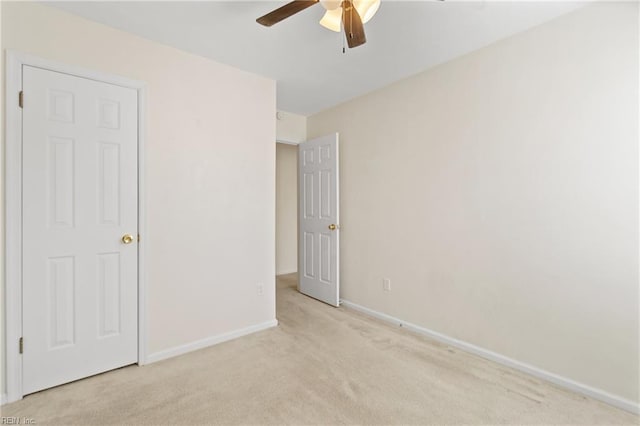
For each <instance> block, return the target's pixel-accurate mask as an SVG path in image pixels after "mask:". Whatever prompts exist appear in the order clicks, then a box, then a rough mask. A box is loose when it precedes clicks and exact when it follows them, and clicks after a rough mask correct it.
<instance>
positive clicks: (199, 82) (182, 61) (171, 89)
mask: <svg viewBox="0 0 640 426" xmlns="http://www.w3.org/2000/svg"><path fill="white" fill-rule="evenodd" d="M2 48H3V49H7V48H10V49H16V50H19V51H22V52H25V53H30V54H33V55H38V56H41V57H44V58H48V59H51V60H55V61H58V62H63V63H67V64H70V65H75V66H81V67H85V68H90V69H94V70H99V71H103V72H108V73H113V74H118V75H122V76H125V77H129V78H133V79H137V80H143V81H145V82H147V84H148V87H147V89H148V91H147V99H146V104H147V108H148V109H147V119H146V129H147V146H146V153H145V154H146V166H147V176H146V179H147V186H146V191H147V200H146V202H147V211H148V216H147V221H148V222H147V223H148V235H142V238H146V242H147V247H148V256H147V267H148V289H149V291H148V306H147V309H148V324H149V330H148V333H149V334H148V348H147V351H148V353H149V354H151V355H152V354H154V353H156V354H157V353H158V352H161V351H164V350H167V349H171V348H174V347H176V346H179V345H184V344H188V343H190V342H194V341H197V340H199V339H205V338H208V337H211V336H217V335H220V334H222V333H226V332H231V331H234V330H238V329H241V328H244V327H248V326H253V325H257V324H265V323H268V322H270V321H273V320H274V319H275V282H274V281H275V280H274V276H275V267H274V264H275V225H274V224H275V179H274V176H275V170H274V168H275V146H274V145H275V144H274V140H275V137H276V134H275V119H274V117H275V114H276V111H275V82H273V81H271V80H268V79H266V78H263V77H259V76H256V75H252V74H249V73H245V72H242V71H239V70H236V69H233V68H231V67H228V66H225V65H221V64H218V63H215V62H212V61H210V60H207V59H204V58H202V57H198V56H194V55H191V54H187V53H184V52H181V51H179V50H176V49H173V48H170V47H166V46H163V45H160V44H157V43H153V42H150V41H147V40H144V39H142V38H139V37H137V36H133V35H130V34H127V33H124V32H121V31H118V30H114V29H111V28H108V27H105V26H103V25H100V24H96V23H93V22H90V21H87V20H84V19H81V18H78V17H75V16H73V15H69V14H67V13H64V12H61V11H58V10H56V9H53V8H50V7H48V6H44V5H39V4H33V3H8V2H2ZM247 123H250V125H247ZM2 246H4V242H2ZM259 282H261V283H264V286H265V287H264V294H263V295H262V296H260V295H258V292H257V290H256V284H257V283H259ZM3 346H4V345H3ZM3 388H4V382H3Z"/></svg>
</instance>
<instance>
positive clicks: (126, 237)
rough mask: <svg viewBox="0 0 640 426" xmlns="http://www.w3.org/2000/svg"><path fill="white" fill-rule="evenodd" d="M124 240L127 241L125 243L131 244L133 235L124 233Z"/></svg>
mask: <svg viewBox="0 0 640 426" xmlns="http://www.w3.org/2000/svg"><path fill="white" fill-rule="evenodd" d="M122 242H123V243H125V244H131V243H132V242H133V235H131V234H124V235H123V236H122Z"/></svg>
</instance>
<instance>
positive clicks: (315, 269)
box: [298, 133, 340, 306]
mask: <svg viewBox="0 0 640 426" xmlns="http://www.w3.org/2000/svg"><path fill="white" fill-rule="evenodd" d="M338 164H339V163H338V134H337V133H336V134H332V135H329V136H323V137H321V138H317V139H313V140H310V141H307V142H303V143H301V144H300V145H298V224H299V232H298V289H299V290H300V292H301V293H303V294H306V295H307V296H311V297H313V298H315V299H318V300H321V301H323V302H325V303H328V304H329V305H333V306H338V305H339V303H340V264H339V261H340V226H339V223H340V222H339V219H340V215H339V207H340V206H339V195H340V194H339V179H338Z"/></svg>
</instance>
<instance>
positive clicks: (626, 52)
mask: <svg viewBox="0 0 640 426" xmlns="http://www.w3.org/2000/svg"><path fill="white" fill-rule="evenodd" d="M638 48H639V46H638V4H637V3H631V2H628V3H617V4H615V3H614V4H593V5H589V6H587V7H585V8H583V9H581V10H578V11H576V12H574V13H572V14H570V15H566V16H564V17H561V18H559V19H557V20H555V21H552V22H550V23H547V24H544V25H542V26H539V27H537V28H534V29H532V30H530V31H527V32H525V33H522V34H519V35H516V36H514V37H511V38H509V39H506V40H503V41H501V42H498V43H496V44H494V45H492V46H489V47H487V48H484V49H482V50H479V51H477V52H474V53H472V54H469V55H466V56H464V57H461V58H459V59H456V60H454V61H451V62H449V63H447V64H444V65H442V66H439V67H437V68H434V69H432V70H430V71H427V72H424V73H422V74H419V75H417V76H415V77H413V78H409V79H407V80H404V81H401V82H398V83H396V84H394V85H392V86H389V87H387V88H384V89H382V90H379V91H377V92H374V93H371V94H368V95H366V96H363V97H361V98H358V99H356V100H353V101H351V102H348V103H346V104H343V105H341V106H338V107H336V108H333V109H330V110H327V111H324V112H322V113H319V114H317V115H314V116H311V117H309V119H308V133H309V134H308V136H309V138H312V137H316V136H320V135H323V134H327V133H329V132H334V131H339V132H340V143H341V152H340V155H341V162H342V167H341V214H342V232H341V235H342V240H341V249H342V253H341V254H342V258H341V265H342V271H341V274H342V281H341V282H342V294H341V296H342V297H343V298H344V299H347V300H349V301H351V302H354V303H357V304H360V305H363V306H366V307H368V308H371V309H374V310H377V311H380V312H383V313H386V314H388V315H392V316H395V317H397V318H401V319H403V320H405V321H408V322H411V323H414V324H418V325H420V326H423V327H426V328H428V329H431V330H435V331H437V332H440V333H444V334H446V335H449V336H452V337H454V338H457V339H461V340H463V341H466V342H470V343H472V344H475V345H477V346H480V347H483V348H486V349H488V350H491V351H494V352H497V353H500V354H503V355H505V356H507V357H510V358H513V359H515V360H518V361H521V362H525V363H528V364H531V365H533V366H536V367H538V368H541V369H544V370H547V371H549V372H552V373H556V374H559V375H561V376H564V377H566V378H569V379H572V380H574V381H577V382H580V383H583V384H586V385H588V386H592V387H594V388H597V389H600V390H603V391H605V392H609V393H611V394H613V395H615V396H617V397H620V398H622V399H626V400H630V401H638V399H639V398H638V377H639V376H638V374H639V372H638V359H639V353H638V335H639V328H638V314H639V312H638ZM383 278H390V279H391V291H390V292H383V290H382V279H383Z"/></svg>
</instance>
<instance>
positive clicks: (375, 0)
mask: <svg viewBox="0 0 640 426" xmlns="http://www.w3.org/2000/svg"><path fill="white" fill-rule="evenodd" d="M316 3H320V4H322V6H323V7H324V8H325V10H326V12H325V14H324V16H323V17H322V19H321V20H320V25H322V26H323V27H325V28H328V29H330V30H331V31H335V32H340V31H341V29H342V28H344V33H345V36H346V38H347V45H348V46H349V47H350V48H352V47H357V46H360V45H363V44H365V43H366V42H367V38H366V37H365V35H364V25H363V24H364V23H366V22H368V21H369V20H370V19H371V18H372V17H373V15H375V13H376V12H377V11H378V8H379V7H380V0H295V1H292V2H289V3H287V4H285V5H284V6H282V7H279V8H278V9H276V10H274V11H272V12H269V13H267V14H266V15H264V16H261V17H260V18H258V19H256V22H258V23H259V24H262V25H264V26H265V27H270V26H272V25H273V24H277V23H278V22H280V21H282V20H284V19H286V18H288V17H290V16H292V15H295V14H296V13H298V12H301V11H303V10H305V9H306V8H308V7H311V6H313V5H314V4H316Z"/></svg>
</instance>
